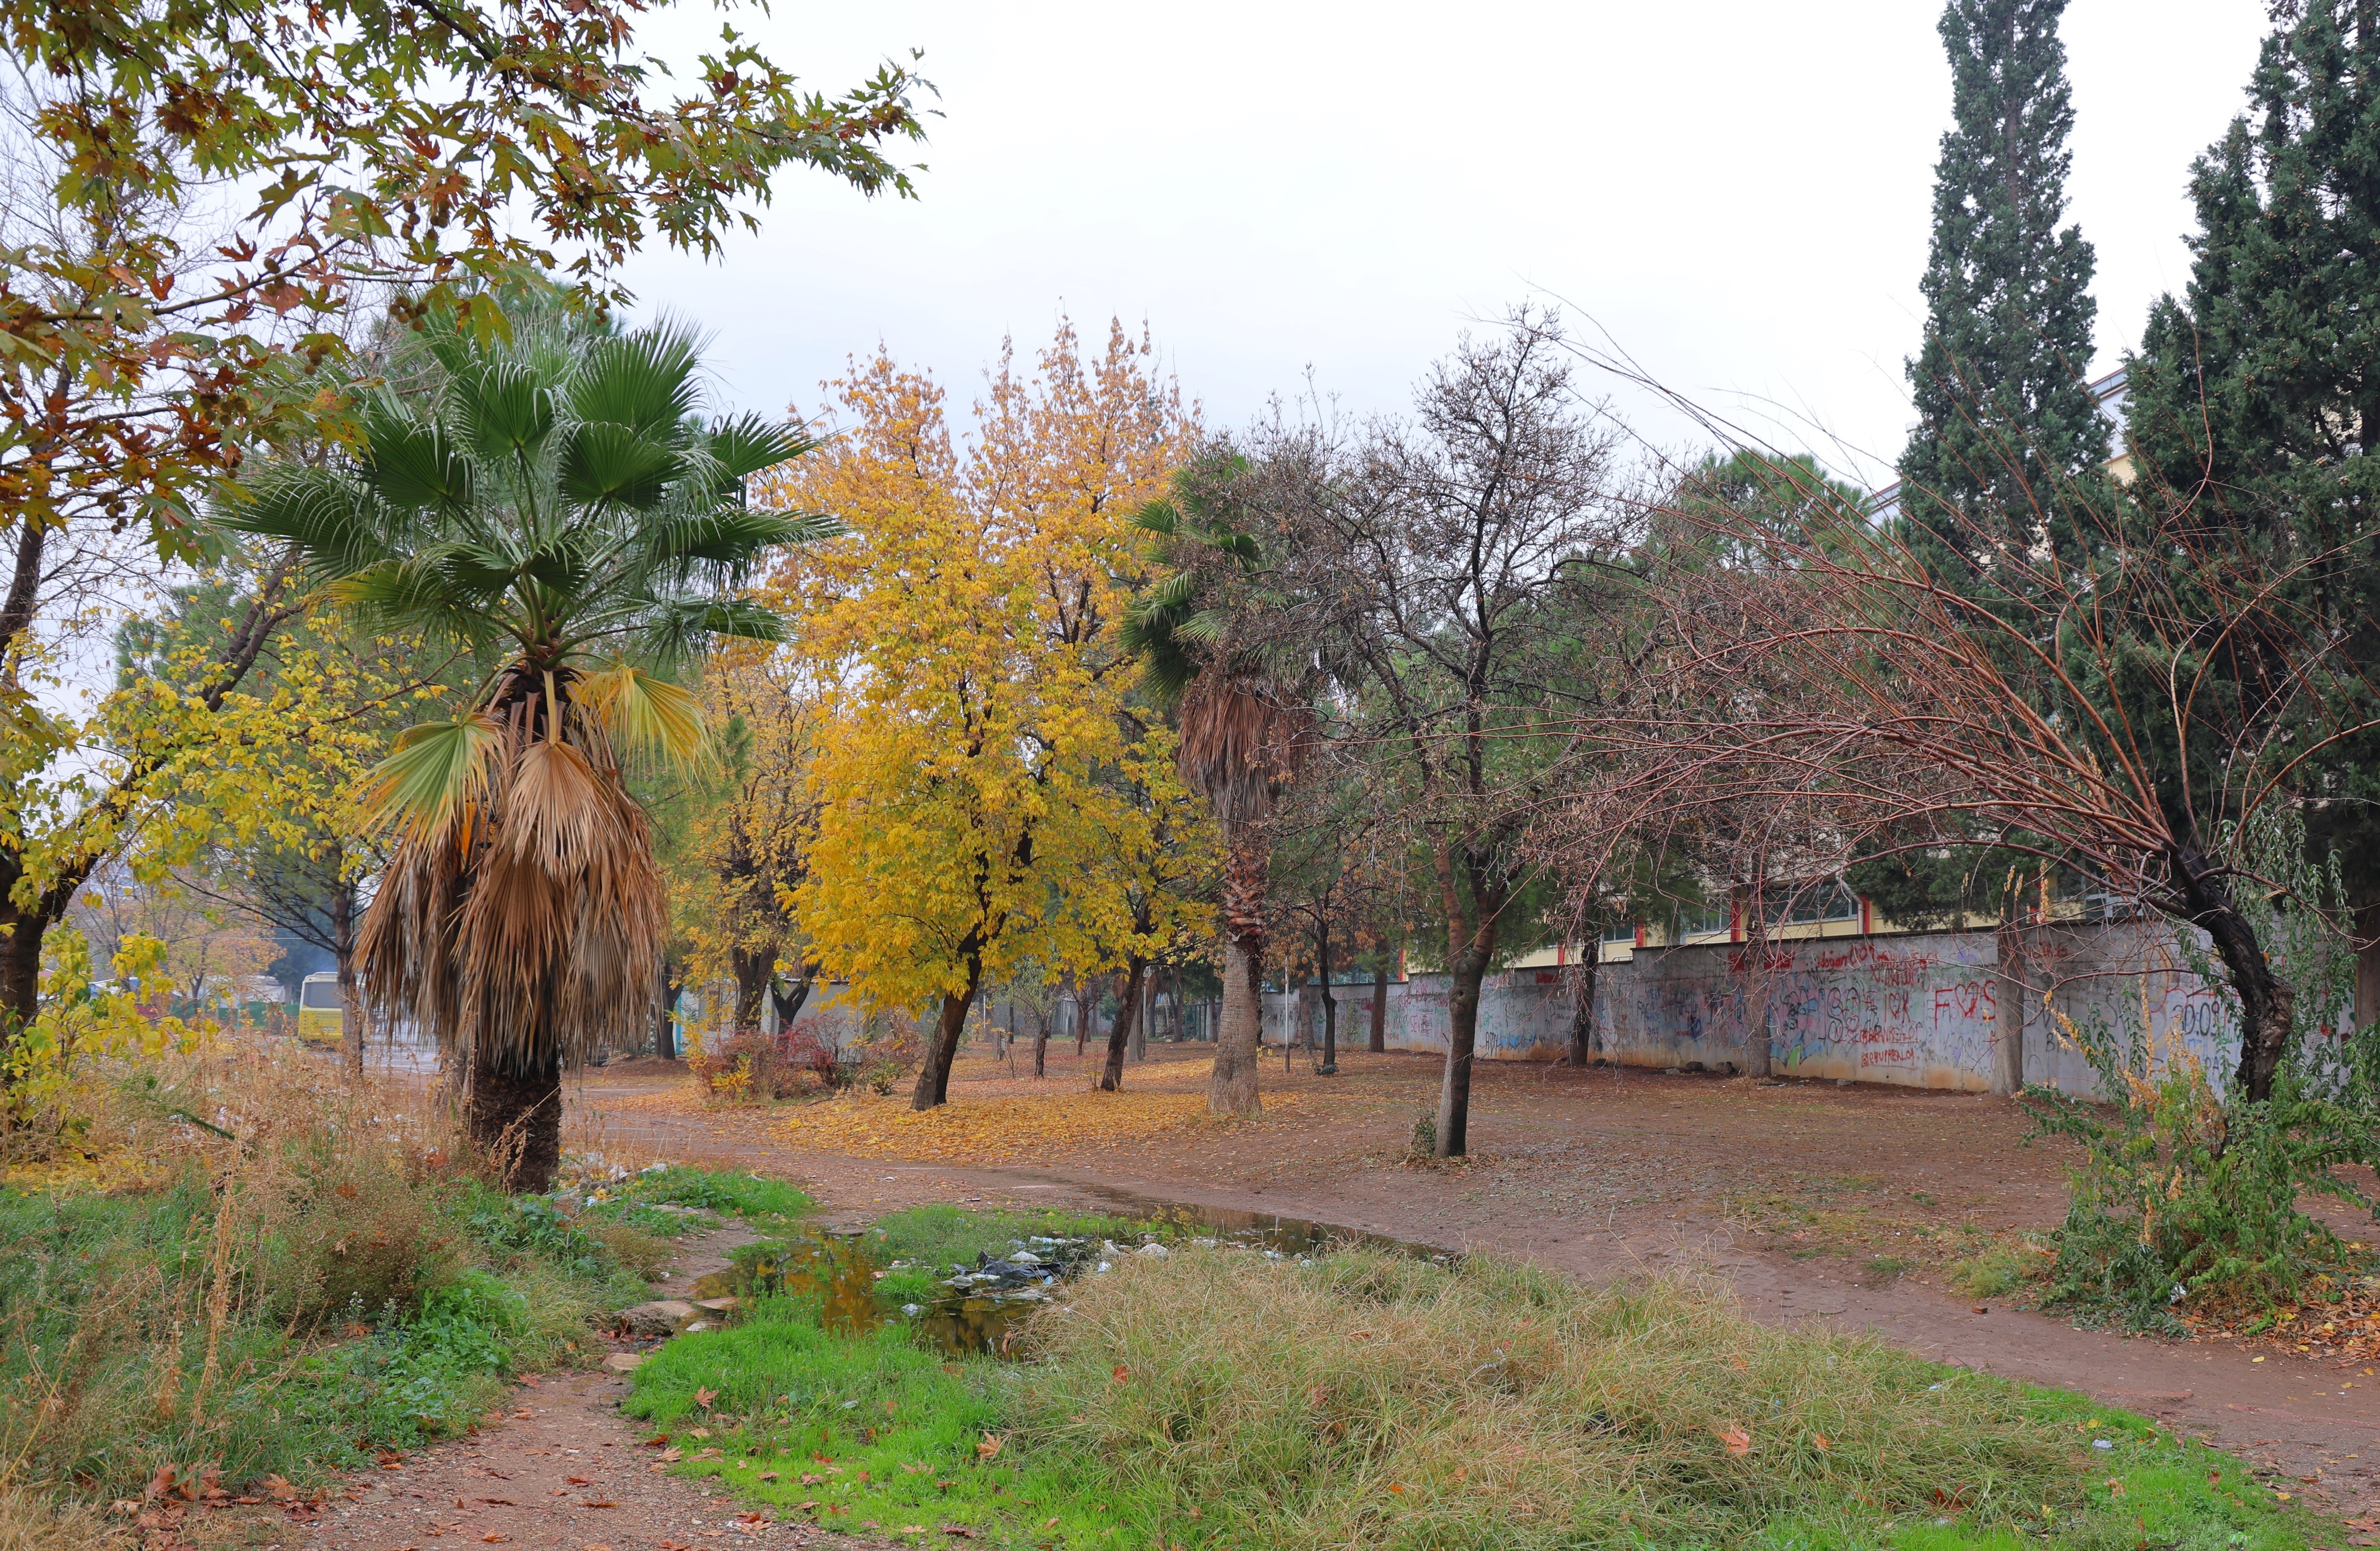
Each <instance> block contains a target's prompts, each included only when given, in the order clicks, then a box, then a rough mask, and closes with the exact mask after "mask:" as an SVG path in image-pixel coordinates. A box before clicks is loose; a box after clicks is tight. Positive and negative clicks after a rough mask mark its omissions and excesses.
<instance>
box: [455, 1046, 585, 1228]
mask: <svg viewBox="0 0 2380 1551" xmlns="http://www.w3.org/2000/svg"><path fill="white" fill-rule="evenodd" d="M464 1116H465V1121H466V1124H467V1125H468V1130H469V1133H470V1140H471V1151H472V1153H473V1155H474V1156H476V1157H482V1158H485V1159H487V1161H488V1163H489V1166H490V1167H491V1168H492V1169H494V1170H495V1173H496V1180H497V1182H498V1183H500V1184H501V1185H502V1186H503V1187H504V1189H505V1190H507V1191H510V1192H512V1193H513V1194H543V1193H544V1192H546V1191H548V1190H551V1189H553V1171H554V1169H555V1168H556V1167H557V1166H559V1165H560V1163H561V1161H562V1058H561V1056H560V1055H559V1054H554V1055H549V1056H547V1057H546V1058H545V1059H544V1060H543V1061H542V1062H541V1063H540V1064H539V1065H538V1066H536V1067H533V1068H531V1069H529V1070H527V1071H512V1070H507V1069H504V1068H502V1067H499V1066H497V1065H496V1064H495V1063H494V1062H493V1061H492V1060H490V1059H489V1057H488V1056H487V1054H486V1053H485V1048H484V1047H482V1048H480V1049H476V1050H474V1051H473V1053H472V1060H471V1073H470V1080H469V1086H468V1089H467V1090H466V1092H465V1094H464Z"/></svg>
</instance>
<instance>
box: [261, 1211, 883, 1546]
mask: <svg viewBox="0 0 2380 1551" xmlns="http://www.w3.org/2000/svg"><path fill="white" fill-rule="evenodd" d="M750 1239H751V1234H750V1233H748V1232H747V1231H744V1230H741V1229H740V1228H739V1229H722V1230H720V1231H718V1232H714V1233H710V1234H706V1235H704V1236H702V1237H701V1238H698V1239H689V1240H687V1241H686V1246H685V1249H684V1251H683V1253H682V1254H680V1256H679V1259H678V1262H677V1263H676V1264H675V1265H674V1266H673V1267H672V1270H671V1275H670V1281H671V1282H673V1283H676V1284H678V1285H684V1284H685V1283H686V1282H687V1281H690V1280H691V1279H692V1278H695V1277H698V1276H701V1275H702V1274H704V1273H705V1272H708V1271H715V1270H717V1269H719V1268H720V1267H722V1266H724V1265H726V1263H727V1254H728V1252H730V1251H731V1250H733V1249H734V1248H735V1246H736V1245H737V1244H740V1243H745V1242H749V1241H750ZM656 1296H668V1294H667V1292H666V1291H657V1293H656ZM627 1388H628V1384H627V1377H626V1375H624V1374H616V1373H612V1372H609V1371H598V1372H594V1373H553V1374H548V1375H544V1376H543V1377H541V1378H537V1379H530V1380H527V1381H525V1382H523V1383H522V1385H521V1386H520V1387H518V1388H517V1389H516V1390H515V1391H514V1398H513V1404H512V1407H511V1408H510V1410H509V1411H508V1412H504V1413H503V1414H501V1415H498V1414H495V1413H491V1415H490V1416H489V1418H488V1419H487V1420H486V1421H485V1422H484V1423H483V1424H481V1426H480V1431H479V1432H478V1433H477V1434H476V1435H475V1436H471V1437H468V1438H461V1439H457V1440H455V1441H454V1442H451V1443H443V1444H439V1445H437V1446H435V1447H433V1448H426V1449H423V1450H422V1451H421V1452H419V1453H418V1454H415V1455H412V1456H410V1457H409V1458H407V1459H406V1460H404V1461H403V1462H402V1463H401V1464H398V1465H395V1466H394V1467H393V1468H388V1469H383V1470H377V1471H373V1472H370V1473H369V1474H368V1475H358V1476H355V1477H352V1478H350V1479H349V1481H348V1482H347V1484H346V1490H345V1491H344V1492H342V1493H341V1494H339V1495H338V1496H335V1497H334V1498H333V1499H332V1506H330V1507H328V1508H326V1509H324V1510H323V1513H322V1518H321V1519H319V1520H318V1521H315V1522H314V1523H312V1524H310V1525H309V1526H306V1527H305V1529H303V1530H302V1531H299V1532H297V1533H299V1535H300V1538H297V1539H296V1540H293V1541H282V1542H279V1543H278V1544H280V1545H284V1546H287V1547H292V1548H294V1547H297V1546H303V1547H306V1548H308V1551H466V1548H467V1547H475V1546H484V1545H512V1546H519V1547H523V1548H524V1551H529V1548H538V1551H599V1548H601V1551H684V1548H689V1547H692V1548H702V1551H709V1548H710V1547H733V1546H738V1545H775V1546H796V1545H810V1546H817V1547H820V1551H826V1548H829V1547H838V1548H839V1547H851V1548H853V1551H858V1548H861V1547H866V1546H871V1545H879V1544H881V1543H879V1542H874V1541H869V1540H855V1539H852V1538H850V1537H848V1536H844V1535H838V1534H832V1533H828V1532H825V1531H822V1530H816V1529H812V1528H810V1527H808V1526H807V1525H805V1524H794V1523H782V1522H778V1521H774V1520H773V1519H772V1518H763V1517H762V1516H759V1515H751V1514H747V1512H746V1510H745V1509H741V1508H739V1507H737V1506H735V1504H734V1502H733V1500H732V1499H731V1498H729V1497H728V1496H725V1495H724V1494H722V1493H717V1492H714V1491H713V1490H712V1489H711V1484H710V1483H706V1482H698V1481H692V1480H688V1479H686V1477H684V1476H680V1475H675V1474H671V1473H668V1472H665V1471H663V1470H662V1468H661V1467H659V1466H657V1465H656V1464H655V1463H654V1462H653V1459H652V1455H651V1453H650V1451H649V1450H646V1449H640V1448H637V1440H638V1439H639V1438H640V1437H641V1436H643V1433H642V1431H641V1430H640V1429H638V1428H637V1427H636V1426H634V1425H633V1424H630V1422H629V1421H628V1419H627V1418H625V1417H624V1416H622V1415H621V1414H620V1410H619V1403H620V1400H621V1398H622V1397H623V1396H625V1394H626V1393H627ZM293 1528H294V1526H293ZM254 1533H255V1532H251V1539H253V1537H254Z"/></svg>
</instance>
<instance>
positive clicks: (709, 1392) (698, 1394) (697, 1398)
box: [694, 1387, 719, 1411]
mask: <svg viewBox="0 0 2380 1551" xmlns="http://www.w3.org/2000/svg"><path fill="white" fill-rule="evenodd" d="M717 1399H719V1391H718V1390H716V1389H704V1388H700V1387H698V1388H697V1389H696V1390H695V1392H694V1403H695V1404H696V1405H698V1406H700V1407H701V1408H702V1409H703V1410H705V1411H709V1410H710V1402H711V1401H713V1400H717Z"/></svg>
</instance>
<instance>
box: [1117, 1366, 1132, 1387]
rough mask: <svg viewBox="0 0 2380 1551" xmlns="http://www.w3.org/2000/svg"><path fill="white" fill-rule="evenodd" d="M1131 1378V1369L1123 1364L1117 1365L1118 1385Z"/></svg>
mask: <svg viewBox="0 0 2380 1551" xmlns="http://www.w3.org/2000/svg"><path fill="white" fill-rule="evenodd" d="M1130 1377H1132V1370H1131V1369H1130V1368H1127V1367H1125V1366H1124V1365H1123V1363H1117V1364H1116V1365H1115V1381H1116V1382H1117V1383H1118V1384H1122V1383H1123V1381H1124V1380H1126V1379H1128V1378H1130Z"/></svg>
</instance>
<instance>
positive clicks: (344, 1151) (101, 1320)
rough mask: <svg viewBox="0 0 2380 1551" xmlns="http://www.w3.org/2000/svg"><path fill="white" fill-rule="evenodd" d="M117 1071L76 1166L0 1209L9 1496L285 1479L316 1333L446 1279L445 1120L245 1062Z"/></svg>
mask: <svg viewBox="0 0 2380 1551" xmlns="http://www.w3.org/2000/svg"><path fill="white" fill-rule="evenodd" d="M114 1077H115V1081H114V1082H113V1084H110V1085H108V1086H106V1087H104V1088H103V1089H101V1090H99V1092H98V1097H99V1100H100V1102H99V1103H98V1105H97V1107H96V1109H95V1110H94V1112H93V1114H92V1117H91V1129H90V1131H89V1133H88V1134H87V1136H86V1137H85V1138H84V1140H83V1142H82V1145H81V1146H80V1147H79V1149H78V1152H77V1154H76V1155H72V1156H69V1157H67V1158H66V1159H65V1160H64V1161H53V1162H51V1163H50V1164H48V1165H46V1166H44V1167H41V1168H38V1169H27V1168H20V1169H17V1170H13V1171H12V1172H11V1174H10V1177H9V1180H8V1187H9V1188H8V1189H7V1190H6V1192H5V1193H0V1240H5V1241H6V1242H7V1243H8V1245H9V1253H10V1254H11V1256H12V1258H13V1260H14V1266H13V1267H12V1269H13V1275H12V1277H11V1278H9V1280H8V1282H7V1283H6V1286H5V1287H0V1379H5V1380H6V1392H5V1401H0V1485H8V1486H26V1487H30V1488H32V1489H35V1490H36V1491H37V1492H38V1491H46V1490H49V1489H53V1488H55V1487H59V1486H63V1485H68V1484H71V1485H73V1486H74V1487H75V1488H77V1489H78V1490H79V1491H83V1492H88V1493H114V1492H120V1491H122V1490H123V1489H125V1488H126V1487H127V1486H128V1485H130V1486H134V1487H136V1488H137V1484H139V1483H140V1482H142V1481H145V1480H146V1479H147V1477H148V1475H149V1473H150V1472H152V1471H153V1470H154V1469H156V1468H157V1467H158V1466H160V1465H164V1464H173V1465H176V1466H177V1467H181V1468H184V1469H186V1470H187V1471H191V1472H195V1471H198V1470H200V1469H202V1468H204V1467H212V1468H214V1469H216V1470H218V1471H220V1472H221V1473H222V1475H223V1477H224V1479H225V1480H226V1481H228V1482H233V1483H237V1482H243V1481H248V1480H251V1479H254V1478H255V1477H257V1476H259V1475H261V1474H263V1473H267V1472H275V1471H289V1472H295V1471H296V1470H297V1469H298V1468H299V1464H300V1461H299V1460H298V1458H297V1455H296V1454H295V1453H294V1451H293V1450H294V1448H295V1446H296V1442H297V1440H298V1439H299V1438H301V1437H302V1436H308V1435H309V1434H310V1426H309V1425H308V1422H309V1421H310V1418H309V1417H308V1416H307V1415H306V1413H307V1412H309V1411H310V1409H319V1402H318V1401H317V1400H314V1399H313V1398H312V1397H310V1395H309V1394H308V1393H307V1386H306V1385H305V1384H302V1383H299V1382H297V1379H298V1377H299V1375H301V1373H303V1372H304V1370H306V1369H307V1367H308V1365H309V1363H310V1362H311V1361H312V1359H313V1354H314V1351H315V1349H316V1345H317V1341H316V1338H318V1337H319V1338H331V1337H336V1336H338V1335H341V1334H343V1333H345V1332H346V1331H347V1330H349V1329H352V1328H353V1327H356V1326H357V1325H358V1324H359V1323H361V1322H363V1321H367V1320H375V1319H383V1318H385V1317H387V1316H389V1315H392V1314H393V1313H396V1312H401V1311H403V1310H406V1309H409V1308H410V1307H411V1305H412V1304H413V1303H414V1302H415V1301H416V1299H417V1298H418V1297H419V1294H420V1293H421V1291H422V1290H424V1289H425V1288H428V1287H431V1286H435V1285H439V1284H441V1283H443V1282H444V1281H446V1280H448V1279H449V1278H451V1277H452V1275H453V1273H454V1271H455V1268H456V1267H457V1265H458V1264H459V1258H460V1248H461V1246H460V1245H459V1244H458V1243H457V1242H455V1235H454V1233H453V1231H452V1230H451V1228H449V1227H448V1226H446V1224H445V1223H444V1221H443V1218H442V1216H441V1213H440V1211H439V1193H440V1192H441V1191H442V1190H443V1189H444V1188H447V1186H448V1185H449V1184H450V1183H451V1170H452V1163H451V1160H452V1159H453V1158H454V1157H455V1147H454V1133H453V1127H452V1123H451V1121H450V1119H449V1118H448V1117H447V1116H446V1115H445V1114H443V1112H442V1111H441V1110H440V1109H438V1108H436V1107H435V1106H433V1105H431V1104H429V1103H427V1102H425V1100H424V1098H423V1097H422V1096H421V1095H420V1094H419V1092H418V1091H408V1090H406V1089H402V1088H395V1087H385V1086H382V1085H378V1084H370V1083H366V1084H355V1085H352V1086H351V1085H349V1084H346V1083H345V1082H344V1081H343V1080H341V1079H340V1078H339V1076H338V1075H337V1074H336V1073H335V1072H334V1071H333V1070H331V1069H330V1068H328V1067H327V1066H326V1065H325V1064H323V1063H320V1062H317V1061H315V1060H310V1059H309V1058H307V1057H305V1056H302V1055H282V1054H273V1053H269V1052H267V1051H265V1050H263V1049H261V1048H256V1047H249V1048H234V1049H231V1050H226V1051H220V1052H217V1053H215V1054H212V1055H210V1056H207V1057H204V1058H201V1059H197V1060H188V1061H176V1062H171V1063H164V1064H157V1065H151V1066H147V1067H144V1068H140V1069H134V1070H128V1071H125V1072H117V1073H115V1074H114ZM226 1133H227V1134H226ZM136 1495H137V1491H136Z"/></svg>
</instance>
